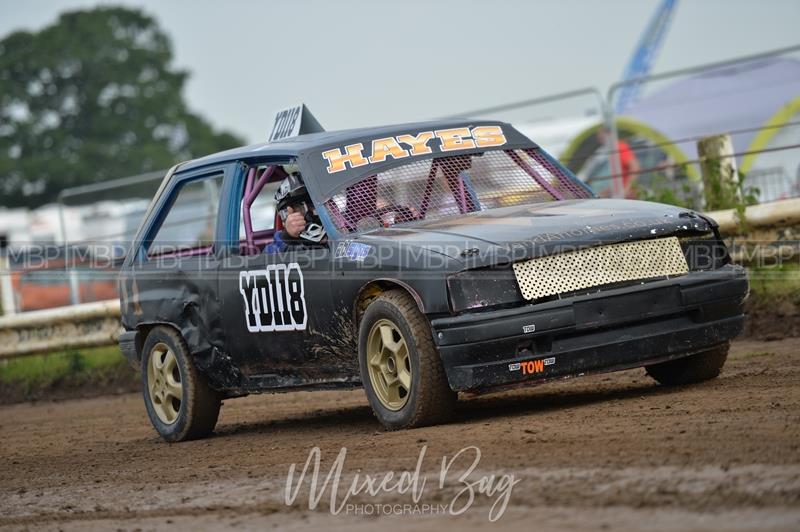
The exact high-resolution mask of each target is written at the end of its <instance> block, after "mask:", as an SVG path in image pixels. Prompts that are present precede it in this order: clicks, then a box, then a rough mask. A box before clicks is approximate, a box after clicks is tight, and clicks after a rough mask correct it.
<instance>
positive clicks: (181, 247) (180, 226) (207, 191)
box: [147, 173, 223, 257]
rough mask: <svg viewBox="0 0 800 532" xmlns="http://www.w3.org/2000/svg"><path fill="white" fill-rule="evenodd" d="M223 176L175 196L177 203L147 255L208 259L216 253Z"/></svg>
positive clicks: (187, 185) (191, 184)
mask: <svg viewBox="0 0 800 532" xmlns="http://www.w3.org/2000/svg"><path fill="white" fill-rule="evenodd" d="M222 179H223V174H221V173H220V174H214V175H211V176H208V177H203V178H200V179H196V180H193V181H189V182H186V183H184V184H183V185H181V186H180V188H179V189H178V190H177V191H175V192H173V195H174V200H173V201H172V204H171V205H170V207H169V211H168V212H167V215H166V217H165V218H164V219H163V222H162V223H161V226H160V227H159V228H158V232H157V233H156V235H155V237H154V238H153V240H152V242H151V243H150V247H149V249H148V250H147V254H148V256H150V257H153V256H157V255H207V254H210V253H211V252H212V250H213V244H214V235H215V232H216V226H217V213H218V212H219V195H220V189H221V188H222Z"/></svg>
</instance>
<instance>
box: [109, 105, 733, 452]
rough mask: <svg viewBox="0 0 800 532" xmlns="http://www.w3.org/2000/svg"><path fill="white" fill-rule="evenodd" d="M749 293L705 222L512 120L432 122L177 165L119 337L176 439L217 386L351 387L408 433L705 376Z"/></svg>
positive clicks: (242, 391) (140, 251)
mask: <svg viewBox="0 0 800 532" xmlns="http://www.w3.org/2000/svg"><path fill="white" fill-rule="evenodd" d="M298 220H300V222H299V225H298ZM304 226H305V227H304ZM293 227H294V230H293V229H292V228H293ZM303 227H304V229H303ZM298 228H300V229H303V231H302V233H299V234H298ZM747 292H748V281H747V277H746V274H745V271H744V269H742V268H741V267H739V266H736V265H734V264H731V262H730V258H729V256H728V253H727V250H726V248H725V245H724V244H723V243H722V242H721V240H720V237H719V234H718V232H717V229H716V224H715V223H714V221H713V220H711V219H709V218H707V217H705V216H703V215H702V214H698V213H696V212H692V211H689V210H686V209H681V208H677V207H672V206H667V205H660V204H654V203H647V202H640V201H631V200H609V199H596V198H595V197H594V195H593V193H592V191H591V190H590V189H589V188H587V187H586V186H585V185H584V184H582V183H581V182H580V181H579V180H577V179H576V178H575V177H574V176H573V175H572V174H571V173H570V172H569V170H567V169H565V168H564V167H563V166H562V165H561V164H560V163H558V162H557V161H556V160H555V159H553V157H551V156H550V155H548V154H547V153H546V152H545V151H544V150H542V149H541V148H540V147H539V146H537V145H536V144H535V143H533V142H531V141H530V140H529V139H528V138H526V137H524V136H523V135H522V134H520V133H519V132H518V131H516V130H515V129H514V128H513V127H511V126H510V125H509V124H506V123H500V122H493V121H467V120H460V121H438V122H430V123H417V124H406V125H396V126H386V127H379V128H369V129H358V130H350V131H339V132H325V133H314V134H308V135H301V136H299V137H295V138H291V139H284V140H280V141H274V142H270V143H267V144H261V145H255V146H249V147H245V148H240V149H235V150H231V151H227V152H223V153H219V154H216V155H211V156H208V157H204V158H201V159H197V160H194V161H191V162H187V163H184V164H180V165H177V166H176V167H174V168H172V169H171V170H170V171H169V173H168V175H167V176H166V177H165V178H164V181H163V183H162V185H161V187H160V189H159V191H158V193H157V194H156V197H155V198H154V200H153V202H152V204H151V206H150V208H149V210H148V212H147V214H146V216H145V219H144V221H143V222H142V225H141V227H140V229H139V231H138V233H137V235H136V237H135V239H134V241H133V243H132V246H131V248H130V251H129V253H128V256H127V258H126V260H125V263H124V266H123V269H122V274H121V277H120V293H121V295H122V321H123V325H124V327H125V330H126V332H125V333H124V334H122V336H121V337H120V346H121V348H122V352H123V353H124V354H125V355H126V357H127V358H128V359H129V360H130V362H131V363H132V364H133V365H134V366H135V367H137V368H140V370H141V376H142V381H143V384H144V387H143V388H144V399H145V404H146V406H147V412H148V414H149V416H150V419H151V421H152V423H153V425H154V426H155V428H156V430H157V431H158V432H159V433H160V434H161V435H162V436H163V437H164V438H165V439H166V440H169V441H178V440H184V439H189V438H196V437H201V436H204V435H206V434H208V433H210V432H211V431H212V430H213V428H214V425H215V423H216V421H217V416H218V413H219V408H220V403H221V400H222V399H224V398H229V397H236V396H242V395H246V394H249V393H256V392H266V391H290V390H305V389H330V388H340V387H354V386H363V387H364V389H365V391H366V394H367V397H368V399H369V402H370V405H371V406H372V408H373V410H374V412H375V415H376V416H377V418H378V419H379V420H380V422H381V423H382V424H383V425H384V426H386V427H387V428H391V429H399V428H407V427H415V426H419V425H423V424H430V423H436V422H440V421H442V420H445V419H447V417H448V416H449V415H450V414H451V412H452V411H453V408H454V404H455V401H456V398H457V392H471V393H480V392H486V391H494V390H499V389H505V388H508V387H513V386H519V385H529V384H534V383H540V382H543V381H546V380H550V379H554V378H564V377H573V376H577V375H583V374H586V373H593V372H604V371H613V370H620V369H626V368H633V367H639V366H644V367H646V368H647V371H648V373H649V374H650V375H651V376H653V377H654V378H655V379H656V380H657V381H659V382H661V383H663V384H681V383H688V382H693V381H700V380H705V379H710V378H713V377H715V376H717V375H718V374H719V372H720V369H721V367H722V365H723V363H724V362H725V358H726V355H727V347H728V342H729V340H730V339H731V338H733V337H734V336H736V335H737V334H738V333H739V332H740V330H741V329H742V323H743V320H744V317H743V314H742V301H743V299H744V298H745V296H746V294H747Z"/></svg>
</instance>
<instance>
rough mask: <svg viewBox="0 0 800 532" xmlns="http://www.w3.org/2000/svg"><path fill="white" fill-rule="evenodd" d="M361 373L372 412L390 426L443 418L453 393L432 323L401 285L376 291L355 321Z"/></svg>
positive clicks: (451, 404)
mask: <svg viewBox="0 0 800 532" xmlns="http://www.w3.org/2000/svg"><path fill="white" fill-rule="evenodd" d="M358 358H359V366H360V368H361V379H362V382H363V383H364V390H365V391H366V394H367V399H368V400H369V404H370V406H371V407H372V411H373V412H374V413H375V416H376V417H377V418H378V420H379V421H380V422H381V424H383V426H384V427H386V428H388V429H392V430H393V429H403V428H411V427H419V426H423V425H431V424H435V423H439V422H442V421H444V420H446V419H447V418H448V417H449V416H450V414H451V413H452V411H453V408H454V406H455V403H456V399H457V394H456V393H455V392H453V391H452V390H451V389H450V386H449V385H448V383H447V377H446V376H445V372H444V367H443V366H442V361H441V359H440V358H439V353H438V352H437V351H436V348H435V347H434V345H433V340H432V338H431V332H430V327H429V326H428V323H427V320H426V319H425V316H423V314H422V313H421V312H420V311H419V309H418V308H417V305H416V303H415V302H414V300H413V299H412V298H411V296H409V295H408V294H407V293H406V292H405V291H403V290H399V289H398V290H390V291H387V292H384V293H383V294H381V295H380V296H378V297H377V298H376V299H375V300H374V301H373V302H372V303H370V305H369V306H368V307H367V309H366V311H365V312H364V316H363V318H362V320H361V324H360V326H359V341H358Z"/></svg>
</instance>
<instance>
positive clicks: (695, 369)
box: [645, 343, 730, 386]
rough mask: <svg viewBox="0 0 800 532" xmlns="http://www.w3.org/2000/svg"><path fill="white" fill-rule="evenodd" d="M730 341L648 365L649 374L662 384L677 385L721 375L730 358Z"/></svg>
mask: <svg viewBox="0 0 800 532" xmlns="http://www.w3.org/2000/svg"><path fill="white" fill-rule="evenodd" d="M729 347H730V344H729V343H725V344H722V345H719V346H717V347H714V348H713V349H709V350H708V351H703V352H701V353H697V354H696V355H690V356H688V357H683V358H678V359H675V360H668V361H667V362H661V363H659V364H653V365H651V366H647V367H646V368H645V369H646V370H647V374H648V375H650V376H651V377H653V378H654V379H655V380H656V381H658V382H659V383H660V384H664V385H666V386H675V385H679V384H689V383H692V382H701V381H707V380H709V379H713V378H715V377H717V376H719V374H720V371H722V366H723V365H725V360H727V358H728V348H729Z"/></svg>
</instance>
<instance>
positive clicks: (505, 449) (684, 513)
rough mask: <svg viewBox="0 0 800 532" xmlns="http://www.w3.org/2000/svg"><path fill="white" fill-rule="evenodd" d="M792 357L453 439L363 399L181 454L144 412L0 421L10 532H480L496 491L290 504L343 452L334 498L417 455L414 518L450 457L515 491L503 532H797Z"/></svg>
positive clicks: (267, 410)
mask: <svg viewBox="0 0 800 532" xmlns="http://www.w3.org/2000/svg"><path fill="white" fill-rule="evenodd" d="M798 347H800V339H785V340H781V341H777V342H749V341H742V342H738V343H737V344H735V348H734V350H733V353H732V357H731V359H729V362H728V365H727V366H726V368H725V373H724V374H723V376H722V377H721V378H719V379H717V380H715V381H712V382H709V383H705V384H701V385H696V386H691V387H684V388H681V389H665V388H660V387H658V386H656V385H655V384H653V383H652V382H651V381H650V380H649V378H647V377H646V376H645V375H644V372H643V371H642V370H634V371H629V372H624V373H617V374H611V375H600V376H593V377H585V378H582V379H577V380H573V381H567V382H561V383H556V384H548V385H545V386H542V387H539V388H535V389H528V390H523V391H516V392H508V393H505V394H501V395H495V396H486V397H480V398H475V399H469V400H466V401H463V402H462V403H461V405H460V407H459V411H458V413H457V415H456V419H455V420H454V422H453V423H452V424H450V425H447V426H439V427H430V428H424V429H418V430H413V431H405V432H383V431H382V430H380V429H379V427H378V424H377V423H376V421H375V420H374V418H373V417H372V415H371V413H370V411H369V409H368V407H367V406H366V401H365V399H364V398H363V395H362V392H361V391H353V392H317V393H299V394H285V395H267V396H254V397H248V398H245V399H237V400H232V401H228V402H227V403H226V405H225V406H224V407H223V410H222V414H221V417H220V423H219V425H218V430H217V435H216V436H215V437H213V438H211V439H208V440H203V441H197V442H188V443H184V444H177V445H167V444H165V443H163V442H161V441H160V440H159V439H158V438H157V437H156V435H155V433H154V432H153V430H152V429H151V428H150V426H149V423H148V422H147V419H146V415H145V412H144V407H143V404H142V401H141V398H140V397H139V396H138V395H124V396H117V397H108V398H97V399H88V400H76V401H68V402H62V403H42V404H23V405H15V406H8V407H2V408H0V447H2V453H0V471H2V477H1V478H0V528H5V527H8V528H13V529H17V528H27V527H36V528H39V527H46V528H53V529H66V530H77V529H86V528H89V529H98V530H100V529H109V528H124V529H132V528H142V529H151V528H168V527H178V528H182V529H198V528H214V527H220V526H230V525H237V526H238V527H241V528H251V529H263V528H272V527H278V528H280V529H300V528H306V527H322V526H324V527H325V528H326V529H327V530H339V529H341V530H372V529H374V528H375V526H376V524H377V523H376V519H379V520H380V521H379V522H380V525H381V527H382V528H384V529H393V528H397V529H404V530H408V529H419V530H423V529H427V528H430V527H433V526H441V525H442V524H444V521H443V520H444V519H446V520H447V522H448V524H450V523H457V524H458V525H459V527H460V528H467V529H482V528H484V527H485V526H486V525H487V523H488V522H487V516H488V515H489V512H490V507H491V505H492V504H493V503H494V502H495V501H496V500H498V499H499V498H500V494H501V493H502V490H501V491H499V492H498V493H496V494H494V495H493V496H491V497H489V496H484V495H478V496H476V500H475V503H474V504H473V505H472V507H471V508H470V509H469V510H468V511H466V512H465V513H463V514H462V515H460V516H456V517H453V516H450V515H447V516H444V515H441V514H440V515H425V516H422V517H420V516H411V517H409V516H408V515H405V516H397V515H394V516H389V517H386V516H381V517H376V516H375V515H373V516H371V517H364V516H361V515H356V514H355V513H354V510H353V511H350V512H349V513H347V511H346V510H342V512H341V513H340V514H339V515H335V516H334V515H331V508H330V492H329V491H326V492H325V495H324V496H323V501H322V502H321V503H320V505H319V507H317V509H316V510H313V511H312V510H309V509H308V501H309V499H308V494H307V489H306V488H307V487H308V479H306V483H305V484H304V489H303V490H301V493H300V495H299V496H298V498H297V500H296V501H295V502H294V503H293V504H292V505H290V506H287V505H286V504H285V503H284V487H285V485H286V479H287V473H288V470H289V465H290V464H292V463H297V464H298V466H300V467H302V465H303V464H304V463H305V461H306V459H307V458H308V453H309V450H310V449H311V448H312V447H314V446H319V447H320V449H321V451H322V467H321V476H322V478H321V479H320V480H324V478H325V476H326V475H327V473H328V472H329V470H330V468H331V466H332V465H333V461H334V459H335V458H336V455H337V453H338V452H339V451H340V449H341V448H342V447H346V448H347V455H346V461H345V463H344V467H343V475H342V477H343V479H344V480H343V481H342V482H341V484H340V490H341V491H340V493H341V492H343V491H344V490H346V489H347V487H348V486H349V481H350V480H351V479H352V477H353V475H356V474H358V473H360V474H362V475H363V474H364V473H368V474H372V475H374V476H378V474H383V473H385V472H387V471H390V470H394V471H397V472H398V474H399V473H400V472H401V471H403V470H408V471H412V470H413V469H414V468H415V465H416V463H417V459H418V456H419V453H420V451H421V450H422V449H423V448H424V449H425V455H424V458H423V460H422V471H423V472H422V475H421V476H422V477H424V478H427V483H426V484H425V486H424V490H423V492H422V495H421V499H420V500H419V504H420V505H423V504H429V505H437V504H443V505H448V504H450V502H451V501H452V500H453V498H454V497H455V496H456V494H457V493H458V491H459V490H460V489H461V488H462V487H463V484H460V483H459V482H458V477H459V473H460V472H461V471H464V470H465V468H466V467H467V466H468V465H469V463H471V462H472V461H473V458H474V455H473V454H468V453H465V454H464V455H462V457H461V458H459V459H458V460H457V462H456V463H455V464H454V465H453V467H452V468H451V471H450V472H449V473H448V475H447V477H446V480H447V481H446V483H445V486H444V487H443V488H441V489H440V487H439V477H440V466H441V460H442V457H443V456H445V455H446V456H448V457H452V456H453V455H454V454H455V453H456V452H458V451H459V450H460V449H462V448H464V447H467V446H477V447H478V448H480V450H481V452H482V456H481V460H480V463H479V465H478V466H477V468H476V469H475V470H474V471H473V472H472V473H471V474H470V475H469V477H468V479H469V480H470V481H472V480H478V479H479V478H481V477H483V476H484V475H491V474H494V475H498V476H499V475H504V474H505V475H509V474H513V475H514V476H515V478H516V479H519V483H518V484H516V485H515V486H513V490H511V495H510V498H509V504H508V510H507V511H506V512H505V514H504V515H503V517H502V518H501V519H500V520H499V521H498V522H497V523H496V524H497V525H505V526H506V527H508V528H517V529H520V530H523V529H524V530H529V529H531V528H532V527H535V528H537V529H606V528H609V526H611V527H622V528H627V529H630V528H632V527H635V528H646V529H657V530H661V529H667V530H678V529H680V530H685V529H695V530H718V529H737V530H743V529H758V530H765V529H785V530H798V529H800V358H798V351H800V349H798ZM469 452H471V451H469ZM339 499H341V496H340V497H339ZM461 501H462V502H463V499H461ZM351 502H355V503H357V504H366V506H360V508H362V511H364V512H369V511H370V508H371V509H372V511H373V512H376V513H382V512H385V511H388V510H389V509H391V507H389V506H378V505H380V504H384V503H392V504H393V503H398V504H409V505H410V504H413V502H414V501H413V500H412V494H411V493H405V494H398V493H396V492H392V493H383V494H380V495H378V496H376V497H372V496H369V495H365V494H361V495H359V496H357V497H355V498H353V499H351ZM418 508H419V507H418Z"/></svg>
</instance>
